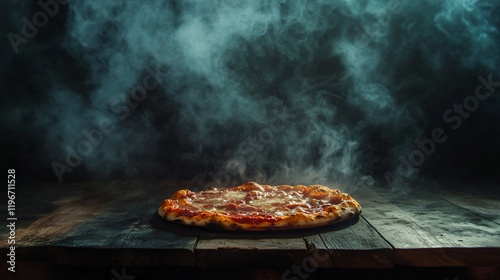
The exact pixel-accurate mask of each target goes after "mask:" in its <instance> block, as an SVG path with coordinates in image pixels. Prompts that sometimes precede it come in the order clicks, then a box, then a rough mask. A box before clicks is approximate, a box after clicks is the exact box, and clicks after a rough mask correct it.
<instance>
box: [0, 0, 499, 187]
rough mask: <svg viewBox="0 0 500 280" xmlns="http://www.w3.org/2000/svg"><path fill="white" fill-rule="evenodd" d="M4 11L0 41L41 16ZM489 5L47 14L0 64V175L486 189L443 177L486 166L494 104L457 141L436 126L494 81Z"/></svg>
mask: <svg viewBox="0 0 500 280" xmlns="http://www.w3.org/2000/svg"><path fill="white" fill-rule="evenodd" d="M44 2H50V1H44ZM54 2H55V1H54ZM2 5H4V6H6V7H7V8H8V9H9V10H11V11H12V13H11V14H10V16H9V17H8V24H7V25H5V26H6V27H4V28H3V30H2V34H3V33H5V34H7V33H8V32H15V33H18V34H21V28H22V21H21V18H22V17H23V16H26V17H27V18H28V19H30V18H31V15H32V14H33V13H34V12H35V11H38V10H40V7H39V6H36V5H34V4H33V5H31V6H28V7H26V6H23V5H19V4H14V2H9V1H6V2H5V3H4V4H2ZM499 7H500V5H499V4H498V3H497V2H496V1H493V0H491V1H488V0H482V1H481V0H463V1H455V0H443V1H431V0H427V1H404V0H392V1H382V0H371V1H351V0H342V1H327V0H323V1H305V0H281V1H230V0H228V1H223V0H215V1H194V0H192V1H173V0H172V1H166V0H147V1H123V2H116V1H114V2H113V1H98V0H87V1H69V2H68V4H65V5H62V4H59V8H60V11H59V14H57V15H56V16H54V17H53V18H50V19H49V20H50V21H51V22H49V23H48V24H47V26H46V27H44V28H43V30H42V28H40V32H39V34H38V35H37V37H34V38H32V39H30V41H29V42H28V43H26V44H23V45H22V47H23V48H22V49H21V51H20V52H19V53H18V54H14V53H13V52H12V51H11V50H7V51H6V53H8V54H7V55H6V57H5V61H4V62H3V63H2V64H3V65H2V68H1V70H2V76H3V82H2V84H3V86H4V88H5V90H3V91H2V95H3V97H5V98H6V101H5V102H2V103H3V104H2V106H1V107H2V111H1V119H2V120H3V122H4V123H3V125H4V126H5V129H4V130H3V131H5V132H8V133H7V134H6V135H8V136H6V144H8V145H10V146H11V147H15V148H14V150H15V151H16V155H19V156H18V158H17V159H16V160H13V159H9V160H10V162H16V161H17V162H21V163H20V164H22V165H24V164H25V163H26V162H30V163H31V165H32V169H33V170H35V171H36V170H38V171H39V172H40V173H42V174H44V175H43V176H45V177H47V178H50V179H52V180H55V179H57V176H56V175H55V174H57V173H58V172H59V173H60V175H61V176H62V178H64V179H65V180H66V179H67V180H71V179H72V178H73V179H82V180H83V179H88V178H102V179H114V178H143V177H154V178H192V177H194V176H197V175H199V178H200V179H201V180H202V181H204V182H206V181H217V182H221V183H223V182H234V181H243V180H261V181H266V182H271V183H305V184H311V183H325V182H347V181H352V180H353V178H361V177H362V176H366V175H370V176H374V177H380V178H384V174H387V172H390V174H394V175H395V176H403V177H405V178H407V179H408V180H410V179H414V178H424V177H426V176H430V177H433V176H434V177H436V176H438V177H439V175H441V174H456V173H460V172H462V171H463V170H467V171H468V172H469V173H471V174H475V175H478V176H479V175H484V174H487V173H488V172H480V170H477V169H474V167H473V164H471V163H467V162H466V160H465V158H467V157H468V156H467V155H464V156H463V157H460V159H461V160H459V162H462V164H461V165H459V166H453V164H451V165H450V164H447V163H449V162H450V161H454V162H455V163H456V156H454V152H453V151H454V150H455V149H457V148H459V149H463V148H464V147H466V146H470V145H469V144H470V143H472V142H474V141H477V142H482V143H483V145H484V146H485V147H487V148H485V149H484V150H481V149H476V150H475V151H476V152H474V153H477V154H480V156H477V157H476V160H481V157H482V159H483V160H484V156H485V155H486V154H495V153H496V155H499V151H498V148H496V150H495V149H494V147H495V146H496V145H495V144H494V142H495V140H494V139H495V137H496V136H498V134H499V130H498V127H499V126H498V124H499V118H498V117H499V116H498V114H499V110H498V109H499V108H498V104H499V103H498V97H497V96H496V95H494V96H492V97H491V99H489V100H487V101H484V102H483V103H481V106H480V108H479V110H478V111H477V112H474V116H472V117H471V119H470V120H467V121H468V124H465V121H466V120H464V126H463V128H461V129H460V131H458V130H457V132H454V131H453V130H451V129H449V127H450V125H449V124H447V123H446V121H444V120H443V117H442V115H443V112H445V111H446V110H447V109H448V108H450V107H451V106H452V105H453V104H454V103H462V101H463V98H464V97H465V96H467V95H469V94H473V93H474V88H475V87H476V85H477V84H479V81H478V80H477V77H478V76H479V75H482V76H483V77H487V76H488V75H489V74H493V77H494V78H493V79H494V80H496V79H497V80H498V77H499V75H498V71H497V69H498V65H499V62H500V60H499V58H500V53H499V49H498V45H499V43H500V42H499V41H500V37H499V34H498V31H499V30H498V27H499V19H498V17H497V15H498V12H499ZM2 10H4V9H2ZM9 47H10V46H9ZM21 73H22V74H23V75H19V74H21ZM154 73H156V74H157V76H155V74H154ZM158 73H159V74H158ZM158 75H159V77H158ZM14 76H15V77H16V78H15V79H14ZM145 80H146V82H145ZM152 83H154V84H157V86H155V87H150V88H149V89H147V87H148V86H147V85H149V84H152ZM141 86H142V88H143V89H144V91H141V89H140V87H141ZM103 123H105V124H106V125H108V126H109V127H108V128H109V131H108V133H106V132H105V131H104V129H103V128H102V127H103ZM484 123H487V124H486V125H484ZM478 124H483V125H482V126H481V125H478ZM106 125H105V126H106ZM437 127H442V128H443V129H444V130H445V131H446V133H447V136H448V138H449V140H447V142H445V143H443V144H439V146H437V147H436V153H435V154H433V155H431V156H428V157H426V158H425V163H424V164H422V165H419V166H417V167H415V172H410V173H408V172H407V171H408V167H407V166H405V165H404V164H403V165H402V162H401V159H400V158H401V157H403V158H407V157H408V155H409V154H410V153H411V151H412V150H414V149H415V148H416V146H415V143H414V141H415V139H424V138H429V137H431V136H430V135H431V134H430V133H431V131H432V129H434V128H437ZM492 128H494V131H493V132H491V129H492ZM84 130H85V131H86V132H83V131H84ZM96 131H97V132H96ZM98 131H100V133H101V134H102V139H101V140H102V141H97V140H99V139H100V138H101V137H100V136H99V135H100V134H99V132H98ZM488 131H489V132H490V134H489V135H490V137H491V138H487V139H484V138H482V137H481V136H482V135H488ZM93 133H94V134H93ZM471 133H472V134H474V133H476V135H479V138H478V139H471V138H470V137H469V136H467V135H470V134H471ZM88 134H90V136H88ZM464 135H466V136H464ZM92 137H94V138H92ZM15 139H21V140H20V141H21V144H15V142H16V140H15ZM92 139H93V140H96V139H97V140H96V141H95V142H96V143H97V142H98V144H93V143H92V141H91V140H92ZM82 141H88V142H85V143H90V144H82ZM79 143H80V146H79ZM464 143H468V144H464ZM476 146H478V145H476ZM487 149H489V151H486V150H487ZM75 153H76V155H75ZM82 153H83V154H82ZM465 153H467V152H465ZM470 153H473V152H470ZM11 157H15V156H14V155H11ZM78 157H80V158H81V160H80V161H79V160H78ZM486 157H487V156H486ZM489 159H490V158H488V157H487V158H486V161H487V162H488V160H489ZM68 160H69V161H68ZM54 162H57V164H56V165H55V167H54ZM71 165H73V166H71ZM495 166H498V163H497V164H496V165H495ZM436 167H438V169H436ZM57 170H58V171H57ZM452 171H454V172H456V173H453V172H452ZM405 172H406V173H405ZM450 172H451V173H450ZM488 174H489V173H488ZM363 178H366V177H363Z"/></svg>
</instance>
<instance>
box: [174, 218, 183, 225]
mask: <svg viewBox="0 0 500 280" xmlns="http://www.w3.org/2000/svg"><path fill="white" fill-rule="evenodd" d="M173 221H174V222H176V223H178V224H183V223H184V221H182V219H174V220H173Z"/></svg>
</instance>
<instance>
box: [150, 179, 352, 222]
mask: <svg viewBox="0 0 500 280" xmlns="http://www.w3.org/2000/svg"><path fill="white" fill-rule="evenodd" d="M360 213H361V206H360V205H359V203H358V202H356V200H354V199H353V198H352V197H351V196H350V195H348V194H346V193H342V192H341V191H339V190H333V189H330V188H328V187H325V186H321V185H311V186H305V185H297V186H289V185H279V186H270V185H260V184H257V183H255V182H248V183H245V184H243V185H240V186H237V187H232V188H210V189H207V190H203V191H198V192H194V191H190V190H187V189H182V190H179V191H177V192H175V193H174V194H173V195H172V196H171V197H170V198H169V199H165V200H164V201H163V203H162V204H161V206H160V208H159V209H158V214H159V215H160V216H161V217H162V218H164V219H166V220H168V221H172V222H177V223H181V224H186V225H190V226H198V227H210V228H218V229H226V230H244V231H259V230H281V229H300V228H310V227H319V226H325V225H330V224H334V223H338V222H340V221H343V220H346V219H349V218H352V217H355V216H356V215H359V214H360Z"/></svg>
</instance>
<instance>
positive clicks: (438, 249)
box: [0, 181, 500, 269]
mask: <svg viewBox="0 0 500 280" xmlns="http://www.w3.org/2000/svg"><path fill="white" fill-rule="evenodd" d="M188 187H189V182H178V183H177V184H175V183H172V182H168V181H156V182H144V181H126V182H120V181H116V182H109V183H86V184H52V185H50V184H48V185H36V186H31V187H29V188H22V187H19V191H18V193H16V202H19V205H16V206H17V209H16V216H17V217H18V222H17V223H16V228H17V242H18V243H17V244H16V245H18V246H19V248H18V251H17V253H18V254H17V256H18V258H19V259H18V260H19V261H20V262H28V263H48V264H69V265H86V264H87V265H103V264H104V265H117V266H121V265H138V266H143V265H159V266H163V265H175V266H188V267H194V266H198V267H200V268H216V269H217V268H224V267H227V266H228V265H229V266H231V267H243V268H252V267H254V268H258V267H267V268H272V267H275V268H279V269H289V268H290V267H291V265H296V266H304V265H308V266H317V267H321V268H328V267H337V268H387V267H392V266H399V265H405V266H415V267H434V266H448V267H452V266H495V265H498V260H499V256H500V225H499V221H500V211H498V209H499V206H500V202H499V201H500V198H498V197H496V196H491V195H485V194H481V193H474V192H463V191H461V190H456V191H441V192H439V191H437V190H436V189H422V191H419V190H418V189H416V190H413V191H411V192H409V193H407V194H406V195H398V194H395V193H387V192H385V190H384V189H377V188H366V187H359V188H358V189H356V190H354V191H353V193H352V195H353V197H354V198H355V199H357V200H358V201H359V202H360V203H361V205H362V206H363V213H362V215H361V217H359V218H358V219H352V220H348V221H345V222H343V223H340V224H336V225H332V226H327V227H322V228H316V229H306V230H292V231H271V232H228V231H216V230H210V229H200V228H194V227H188V226H182V225H177V224H174V223H170V222H167V221H165V220H163V219H162V218H160V217H159V216H158V215H157V213H156V210H157V208H158V206H159V205H160V204H161V202H162V200H163V199H164V198H166V197H169V196H170V195H171V194H172V193H173V192H175V191H176V190H177V189H179V188H188ZM1 234H2V238H3V239H4V240H5V238H6V233H5V232H2V233H1ZM7 234H8V233H7ZM0 253H2V254H4V253H7V247H6V243H5V242H4V243H2V244H0Z"/></svg>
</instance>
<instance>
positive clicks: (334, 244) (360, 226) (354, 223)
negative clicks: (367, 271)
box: [306, 217, 394, 268]
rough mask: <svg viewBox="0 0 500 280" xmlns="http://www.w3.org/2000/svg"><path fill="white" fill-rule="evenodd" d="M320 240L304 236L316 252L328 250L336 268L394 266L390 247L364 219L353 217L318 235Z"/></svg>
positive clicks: (323, 252) (321, 252)
mask: <svg viewBox="0 0 500 280" xmlns="http://www.w3.org/2000/svg"><path fill="white" fill-rule="evenodd" d="M319 237H320V240H318V239H317V238H315V237H313V238H312V239H309V238H306V240H307V241H308V243H310V244H311V246H312V247H314V249H315V250H317V251H319V252H318V253H317V254H325V253H328V254H329V255H330V256H331V261H332V263H333V266H334V267H338V268H388V267H392V266H393V259H394V256H393V252H392V247H391V245H390V244H389V243H387V242H386V241H385V240H384V239H383V238H382V237H381V236H380V234H379V233H378V232H377V231H376V230H375V229H374V228H373V227H372V226H370V225H369V224H368V223H367V222H366V220H365V219H364V218H363V217H361V218H359V217H358V218H354V219H350V220H347V221H345V222H343V223H340V224H338V225H334V226H332V227H330V229H329V231H327V232H324V233H321V234H319Z"/></svg>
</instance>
